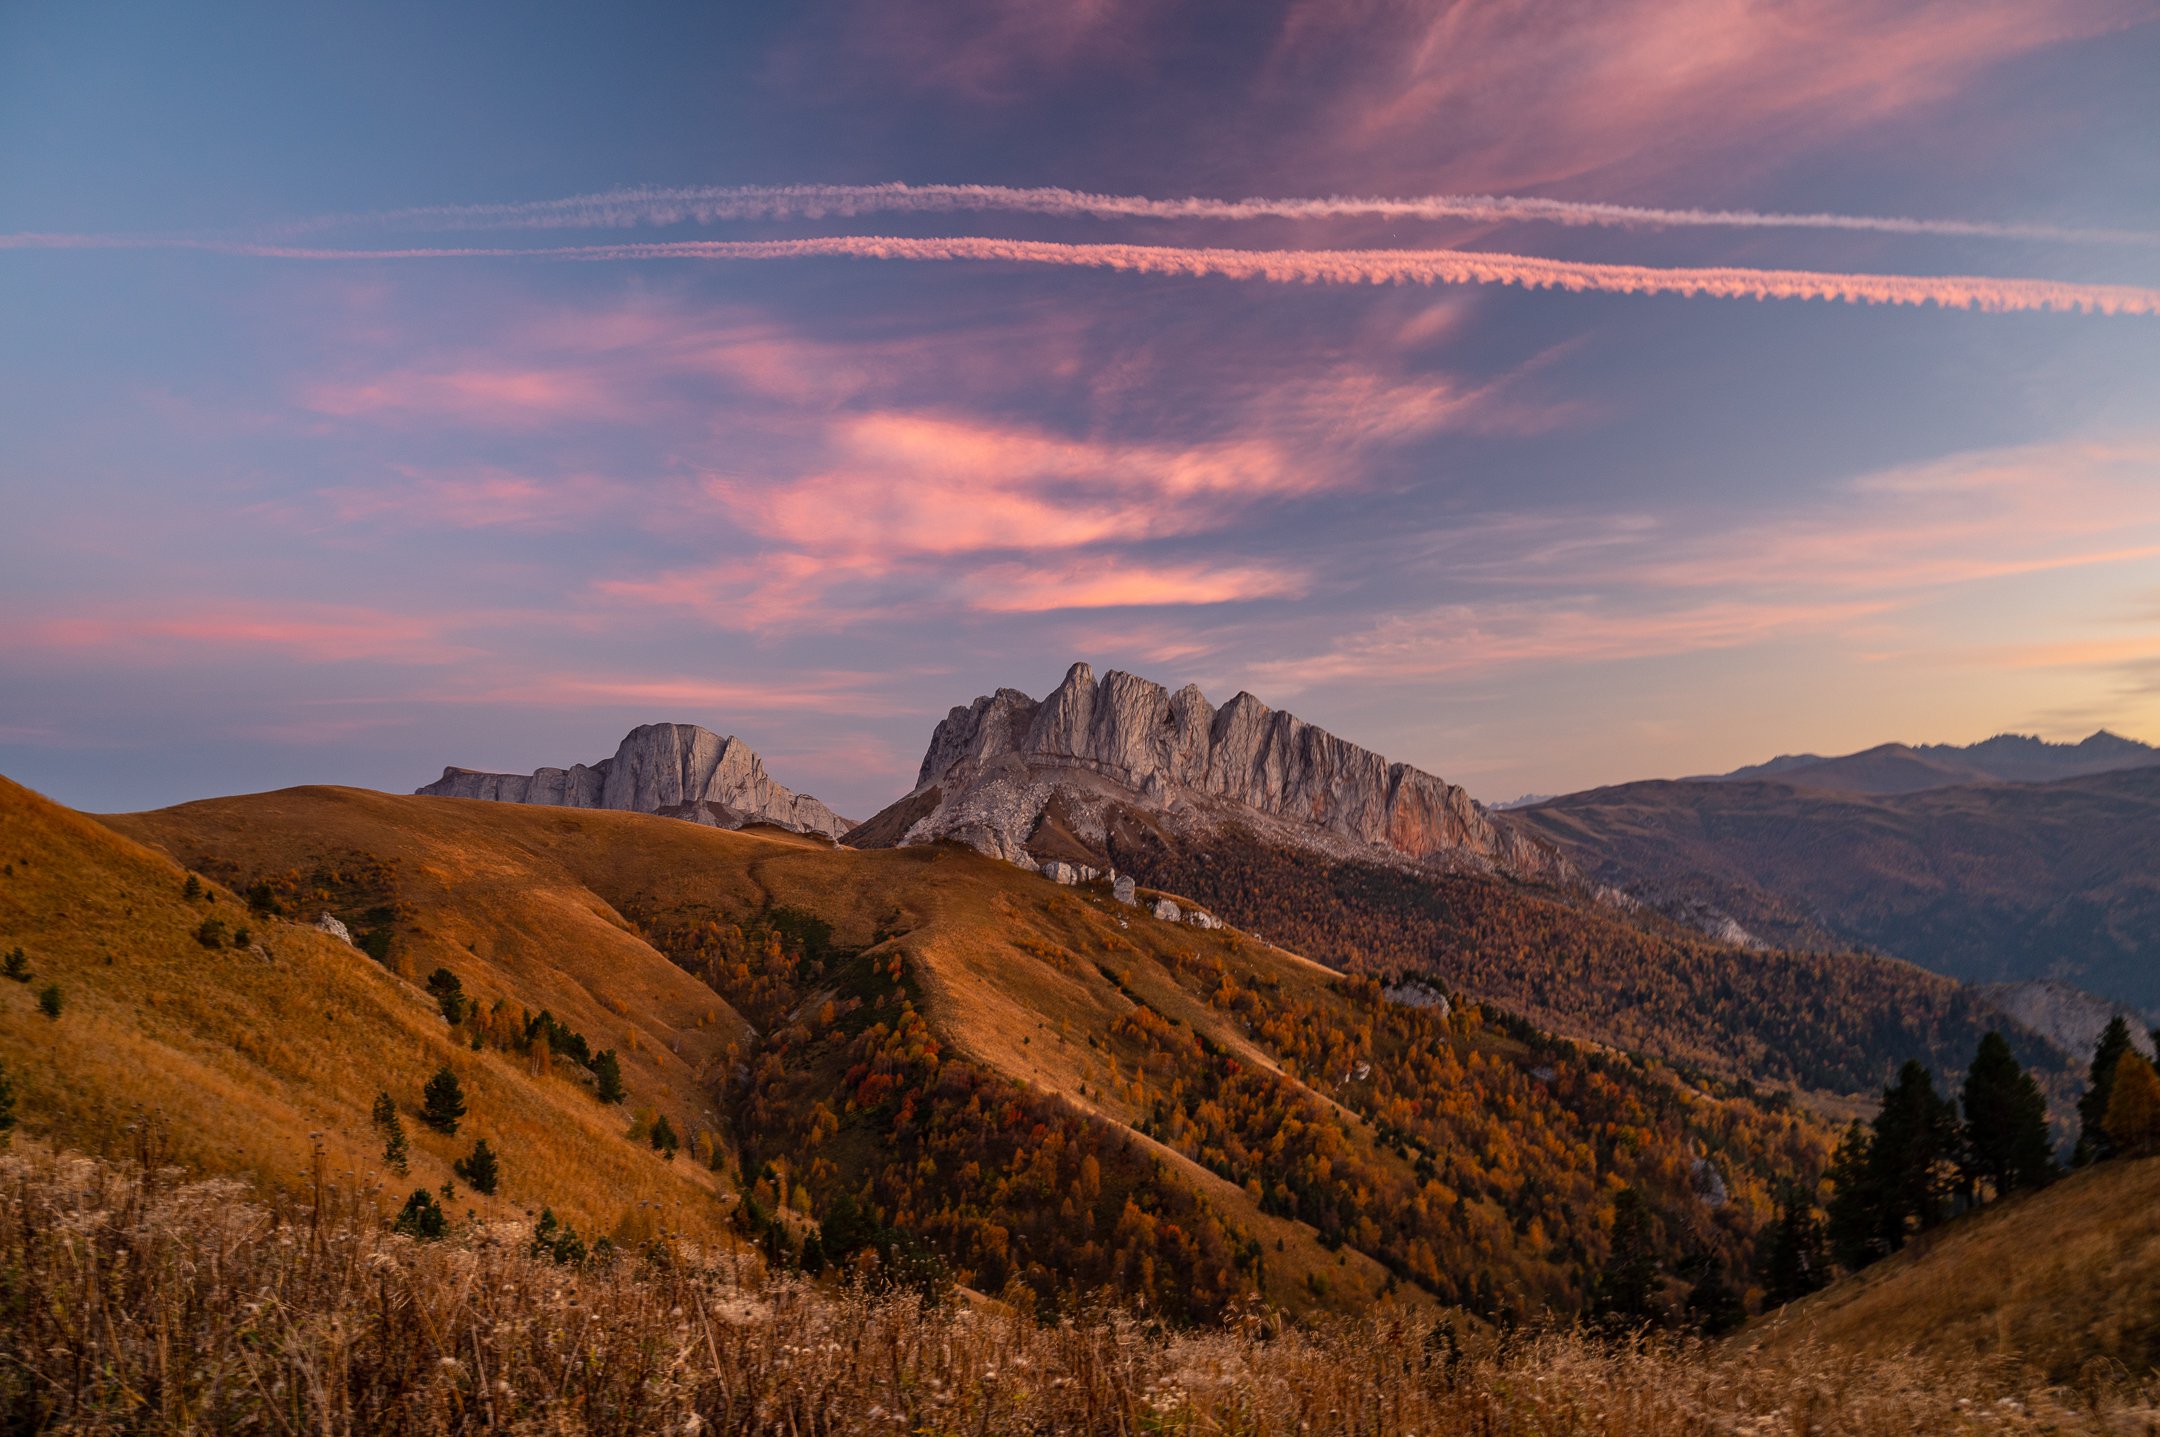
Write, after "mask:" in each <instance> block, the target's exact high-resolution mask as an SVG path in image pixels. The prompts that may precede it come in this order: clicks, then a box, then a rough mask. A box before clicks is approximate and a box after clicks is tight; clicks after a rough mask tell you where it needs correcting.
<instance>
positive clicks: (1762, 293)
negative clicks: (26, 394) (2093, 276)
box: [0, 235, 2160, 315]
mask: <svg viewBox="0 0 2160 1437" xmlns="http://www.w3.org/2000/svg"><path fill="white" fill-rule="evenodd" d="M32 242H34V243H32ZM32 247H35V248H47V249H61V248H93V249H94V248H126V249H142V248H170V249H189V250H202V251H208V252H211V253H217V254H231V255H243V256H252V257H256V258H262V259H286V260H309V261H344V262H353V261H366V260H414V259H548V260H573V261H587V262H596V261H640V260H669V259H686V260H714V261H729V260H732V261H758V260H768V261H769V260H794V259H826V258H836V259H864V260H911V261H948V262H954V261H957V262H976V263H992V264H1024V265H1052V266H1060V267H1066V268H1081V269H1107V270H1118V271H1123V272H1126V273H1131V274H1150V275H1182V276H1191V277H1203V276H1216V277H1221V278H1227V279H1240V280H1259V281H1264V282H1269V283H1277V284H1367V285H1381V284H1398V285H1399V284H1423V285H1433V284H1501V285H1517V286H1520V287H1522V288H1525V289H1561V290H1568V291H1573V292H1599V293H1606V294H1677V295H1702V296H1709V297H1712V298H1718V299H1812V300H1827V301H1831V302H1834V303H1843V304H1894V305H1907V304H1909V305H1927V304H1932V305H1938V306H1940V307H1942V308H1945V309H1966V310H1975V311H1979V312H1982V313H1988V314H2014V313H2033V312H2053V313H2064V314H2110V315H2160V289H2148V288H2143V287H2140V286H2136V285H2126V284H2080V283H2073V282H2068V281H2062V280H2049V279H2017V278H1999V277H1994V276H1988V275H1911V274H1842V273H1837V272H1826V271H1820V270H1799V269H1741V268H1732V267H1725V266H1690V267H1660V266H1656V265H1634V264H1603V263H1596V262H1592V261H1588V260H1557V259H1540V258H1537V257H1535V256H1532V255H1515V254H1500V253H1494V252H1490V251H1483V250H1448V249H1424V250H1417V249H1411V250H1378V249H1376V250H1300V249H1280V250H1277V249H1261V250H1249V249H1218V248H1183V247H1178V246H1173V245H1136V244H1064V243H1059V242H1055V241H1050V240H1012V239H995V238H989V237H984V236H973V235H961V236H955V237H952V238H945V239H921V238H902V237H894V236H883V235H831V236H821V237H818V238H812V239H783V240H675V241H663V242H658V243H651V244H607V245H555V246H545V247H539V248H520V247H516V246H465V247H453V248H442V247H415V248H403V249H344V248H311V247H304V246H296V245H279V244H261V243H257V242H253V241H243V240H217V239H163V240H157V239H144V238H139V237H132V236H114V237H106V236H97V235H42V236H22V235H13V236H0V248H32Z"/></svg>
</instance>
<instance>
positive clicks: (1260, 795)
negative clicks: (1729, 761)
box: [905, 664, 1572, 878]
mask: <svg viewBox="0 0 2160 1437" xmlns="http://www.w3.org/2000/svg"><path fill="white" fill-rule="evenodd" d="M1069 775H1078V776H1079V777H1080V778H1081V779H1083V780H1085V782H1082V783H1079V784H1075V783H1074V782H1072V781H1071V780H1070V779H1069V778H1068V777H1067V776H1069ZM1102 781H1108V782H1109V783H1111V784H1114V785H1117V786H1118V787H1120V788H1122V789H1124V790H1126V791H1127V792H1129V793H1131V794H1132V795H1134V796H1135V797H1136V798H1137V799H1138V800H1139V801H1140V802H1141V803H1142V804H1144V805H1145V806H1146V807H1147V808H1149V809H1151V810H1156V811H1173V810H1177V809H1179V808H1180V807H1181V805H1184V804H1187V803H1188V802H1195V803H1199V804H1212V805H1217V806H1220V805H1225V804H1227V805H1232V806H1235V807H1236V808H1242V809H1244V810H1247V811H1249V812H1251V813H1253V814H1255V815H1258V816H1261V817H1262V818H1264V819H1266V820H1268V821H1271V822H1276V823H1280V824H1282V825H1284V826H1286V827H1288V828H1289V829H1292V830H1303V831H1306V832H1309V833H1311V834H1313V835H1314V836H1315V838H1316V839H1318V840H1321V841H1323V842H1324V843H1333V844H1338V845H1340V844H1349V845H1354V846H1361V847H1362V846H1378V847H1381V848H1385V849H1392V850H1393V851H1394V852H1396V853H1398V854H1401V855H1404V856H1406V857H1408V858H1411V859H1448V860H1457V859H1465V860H1468V861H1471V862H1474V863H1480V864H1486V865H1491V866H1497V867H1500V868H1504V869H1507V870H1509V871H1511V872H1515V873H1519V874H1523V875H1526V876H1532V877H1540V878H1562V877H1566V876H1568V875H1569V874H1570V873H1571V872H1572V870H1570V868H1569V867H1568V864H1567V862H1566V860H1564V859H1563V858H1561V857H1560V855H1559V853H1558V851H1557V850H1555V849H1553V848H1552V847H1551V846H1550V845H1548V844H1545V843H1543V842H1541V841H1538V840H1536V839H1533V838H1530V837H1528V836H1527V835H1525V834H1524V833H1523V832H1522V831H1521V830H1519V829H1517V828H1515V827H1513V826H1512V825H1510V824H1507V823H1505V822H1496V821H1494V819H1493V818H1492V816H1491V815H1490V814H1488V813H1487V812H1486V811H1485V810H1484V809H1483V808H1482V807H1480V806H1479V805H1478V804H1477V803H1476V802H1475V801H1473V800H1472V799H1471V798H1470V796H1469V795H1468V794H1467V793H1465V792H1464V791H1463V790H1462V789H1460V788H1458V787H1456V786H1455V785H1453V784H1449V783H1445V782H1442V781H1441V780H1440V779H1438V778H1435V777H1433V776H1432V775H1431V774H1429V773H1425V772H1423V771H1421V770H1419V769H1415V768H1412V767H1410V766H1409V765H1408V764H1402V763H1393V764H1391V763H1389V762H1388V761H1387V760H1386V759H1384V758H1382V757H1381V756H1380V755H1379V754H1376V753H1373V752H1372V751H1371V750H1369V749H1364V748H1360V747H1358V746H1357V745H1356V744H1352V743H1346V742H1344V741H1343V740H1341V739H1339V738H1337V737H1335V736H1334V735H1333V734H1330V733H1328V732H1326V731H1324V730H1322V729H1318V728H1314V727H1313V726H1312V725H1311V724H1308V723H1306V722H1305V721H1304V720H1302V719H1300V718H1298V717H1297V716H1296V715H1294V714H1289V713H1282V712H1279V711H1277V710H1275V709H1271V708H1269V707H1268V706H1267V705H1266V704H1263V703H1261V702H1260V701H1259V700H1258V699H1256V698H1254V697H1253V696H1252V695H1251V694H1246V693H1241V694H1239V695H1238V696H1237V697H1235V698H1233V699H1231V700H1230V702H1229V703H1227V704H1224V705H1223V706H1222V707H1221V708H1220V709H1217V708H1215V707H1214V706H1213V705H1211V704H1210V703H1209V702H1208V701H1207V699H1206V697H1205V696H1203V695H1202V694H1201V692H1200V691H1199V689H1197V688H1194V687H1192V686H1191V685H1187V686H1186V687H1184V688H1182V689H1179V690H1178V691H1177V692H1176V693H1172V692H1170V691H1169V690H1168V689H1165V688H1164V687H1163V686H1162V685H1161V684H1157V683H1152V682H1150V681H1148V680H1146V679H1142V678H1137V677H1135V676H1134V675H1132V674H1127V673H1119V672H1115V671H1113V672H1111V673H1108V674H1105V675H1103V677H1102V678H1101V680H1100V681H1098V680H1097V679H1096V677H1095V672H1094V670H1093V669H1091V668H1089V667H1088V666H1087V665H1086V664H1074V665H1073V666H1072V668H1071V670H1070V671H1069V672H1067V674H1066V675H1065V681H1064V682H1063V683H1062V684H1060V685H1058V687H1057V688H1056V690H1054V691H1053V692H1052V693H1051V694H1050V696H1049V697H1048V698H1045V699H1043V700H1042V701H1041V702H1039V703H1038V702H1037V701H1036V700H1034V699H1031V698H1029V697H1028V696H1027V695H1026V694H1024V693H1021V692H1019V691H1018V690H1017V689H1000V690H998V691H997V692H996V693H995V694H988V695H985V696H984V697H982V698H979V699H977V700H976V701H975V702H974V703H973V704H972V705H970V706H968V707H966V708H956V709H954V710H953V711H952V712H951V713H950V714H948V715H947V716H946V718H945V719H944V721H943V722H941V723H939V724H938V726H937V730H936V732H935V733H933V734H932V735H931V739H930V746H929V749H928V751H927V752H926V753H925V754H924V756H923V763H922V769H921V771H920V772H919V774H918V775H917V777H916V785H915V794H916V795H920V794H923V793H926V792H928V791H930V790H931V789H933V788H934V789H936V791H937V792H936V795H935V798H936V803H937V807H936V809H935V810H933V812H932V813H930V814H929V815H927V816H926V817H925V818H923V819H921V820H919V821H918V822H917V823H916V824H915V825H914V826H913V827H912V828H911V829H910V830H909V833H908V835H907V838H906V840H905V841H907V842H924V841H927V840H929V839H934V838H946V837H961V833H960V830H962V829H963V828H967V827H969V826H972V825H976V824H980V823H982V822H983V820H984V818H985V817H986V816H987V813H988V811H989V809H990V808H991V807H993V805H986V804H984V803H982V802H980V801H979V800H978V795H981V794H983V793H984V791H985V790H996V791H997V792H998V794H999V800H998V803H997V804H996V805H994V806H995V807H997V808H1000V809H1002V808H1004V807H1007V806H1011V807H1012V808H1013V811H1012V812H1011V813H1010V814H1009V815H1008V814H1003V813H1000V814H999V817H1000V819H1001V828H1000V831H1001V833H1002V834H1004V835H1007V836H1009V837H1011V839H1012V841H1013V842H1016V843H1017V842H1023V841H1024V840H1025V838H1026V836H1027V835H1028V834H1030V833H1032V832H1033V829H1034V823H1035V820H1036V818H1037V817H1038V816H1039V815H1040V814H1041V813H1042V811H1043V806H1044V805H1045V804H1047V803H1048V801H1049V800H1050V798H1051V797H1052V795H1053V794H1054V793H1057V792H1059V791H1067V793H1068V797H1072V796H1073V795H1074V794H1077V793H1080V792H1081V791H1082V790H1084V788H1085V787H1086V783H1096V784H1100V783H1101V782H1102ZM912 797H913V795H911V798H912ZM962 841H966V840H965V839H964V838H963V839H962Z"/></svg>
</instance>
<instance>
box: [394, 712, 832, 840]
mask: <svg viewBox="0 0 2160 1437" xmlns="http://www.w3.org/2000/svg"><path fill="white" fill-rule="evenodd" d="M414 791H415V792H416V793H419V794H422V795H426V796H431V797H436V798H480V799H493V800H495V801H496V802H499V803H539V804H552V805H557V806H560V807H565V808H607V809H616V810H621V811H626V812H632V813H657V814H661V815H663V816H665V817H668V818H681V819H687V820H689V821H690V822H692V823H703V824H707V825H710V826H712V827H715V828H741V827H743V826H744V825H746V824H751V823H770V824H773V825H776V826H777V827H780V828H787V829H792V830H794V831H795V832H797V833H817V834H823V835H824V836H825V837H827V838H835V839H837V838H838V837H839V836H840V835H841V834H843V833H845V832H847V831H848V830H849V829H850V828H853V827H854V826H855V825H854V824H853V823H852V822H850V821H849V820H848V819H845V818H842V817H841V816H840V815H839V814H837V813H834V812H833V811H832V810H831V809H829V808H827V807H826V806H825V805H824V804H822V803H820V802H818V801H817V800H816V799H815V798H812V797H811V796H810V795H809V794H807V793H796V792H794V791H793V790H791V789H789V788H787V787H785V786H784V785H782V784H778V783H775V782H773V780H772V777H771V776H770V775H769V774H767V773H766V772H765V761H764V760H763V759H762V758H759V757H758V756H757V754H756V753H754V752H752V751H751V749H750V746H749V745H748V744H746V743H744V742H743V741H742V740H741V739H739V738H736V737H735V736H734V735H732V734H730V735H728V736H726V737H724V738H723V737H722V736H720V735H719V734H716V733H714V732H712V731H711V730H710V729H705V728H700V727H698V726H697V725H696V724H685V723H657V724H644V725H641V726H640V727H638V728H634V729H632V730H631V731H630V732H629V734H628V735H627V736H625V737H624V739H623V741H622V743H621V744H620V745H619V746H618V747H617V748H616V750H615V753H614V756H613V757H611V758H604V759H601V760H600V761H599V762H598V763H594V764H582V763H580V764H573V765H571V766H570V767H569V768H542V769H536V770H535V771H533V772H532V773H529V774H517V773H482V772H479V771H477V770H474V769H469V768H445V769H444V770H443V775H442V777H441V778H439V779H437V780H435V782H433V783H430V784H425V785H423V786H422V787H420V788H418V789H416V790H414Z"/></svg>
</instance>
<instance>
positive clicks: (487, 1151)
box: [450, 1138, 502, 1194]
mask: <svg viewBox="0 0 2160 1437" xmlns="http://www.w3.org/2000/svg"><path fill="white" fill-rule="evenodd" d="M450 1169H451V1171H452V1172H455V1173H456V1174H457V1175H458V1176H459V1177H461V1178H463V1179H465V1181H466V1182H467V1183H469V1184H471V1186H472V1190H473V1191H474V1192H476V1193H483V1194H492V1193H493V1192H494V1191H495V1184H496V1183H497V1182H498V1181H500V1179H501V1177H502V1168H501V1164H499V1163H498V1162H497V1161H496V1158H495V1150H494V1149H493V1148H491V1147H489V1146H488V1144H487V1139H486V1138H482V1139H480V1141H478V1142H476V1143H474V1144H473V1150H472V1155H471V1156H470V1157H463V1158H459V1159H458V1160H457V1161H456V1162H454V1163H452V1164H451V1165H450Z"/></svg>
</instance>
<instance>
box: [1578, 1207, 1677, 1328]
mask: <svg viewBox="0 0 2160 1437" xmlns="http://www.w3.org/2000/svg"><path fill="white" fill-rule="evenodd" d="M1651 1228H1652V1218H1651V1214H1650V1204H1649V1203H1647V1202H1645V1201H1644V1200H1643V1195H1642V1194H1641V1193H1640V1192H1638V1191H1637V1190H1636V1189H1634V1188H1631V1187H1629V1188H1622V1189H1620V1191H1619V1192H1618V1193H1617V1194H1616V1195H1615V1196H1614V1198H1613V1226H1612V1255H1611V1257H1609V1258H1608V1259H1607V1260H1606V1263H1605V1270H1604V1271H1603V1272H1601V1273H1599V1274H1598V1279H1597V1282H1596V1284H1595V1285H1594V1286H1593V1288H1592V1290H1591V1295H1590V1312H1591V1315H1592V1316H1593V1317H1597V1318H1602V1319H1604V1320H1606V1321H1608V1322H1613V1323H1617V1324H1621V1325H1627V1326H1633V1325H1636V1324H1639V1323H1644V1322H1655V1321H1657V1319H1658V1318H1659V1316H1660V1315H1661V1314H1660V1313H1659V1312H1658V1308H1657V1290H1658V1263H1657V1248H1656V1245H1655V1243H1654V1241H1653V1236H1652V1231H1651Z"/></svg>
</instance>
